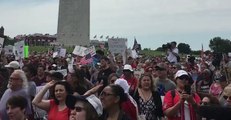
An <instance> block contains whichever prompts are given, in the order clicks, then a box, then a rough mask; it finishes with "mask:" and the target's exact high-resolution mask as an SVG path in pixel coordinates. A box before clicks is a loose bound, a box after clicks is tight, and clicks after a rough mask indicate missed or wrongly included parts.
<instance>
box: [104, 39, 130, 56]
mask: <svg viewBox="0 0 231 120" xmlns="http://www.w3.org/2000/svg"><path fill="white" fill-rule="evenodd" d="M108 46H109V50H110V52H111V53H123V52H125V50H126V49H127V39H125V38H110V39H108Z"/></svg>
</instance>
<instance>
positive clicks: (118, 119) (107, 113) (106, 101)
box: [100, 85, 130, 120]
mask: <svg viewBox="0 0 231 120" xmlns="http://www.w3.org/2000/svg"><path fill="white" fill-rule="evenodd" d="M100 100H101V102H102V105H103V108H104V113H103V115H102V116H101V118H100V120H108V119H112V120H130V118H128V116H127V115H126V114H125V113H124V111H123V110H122V109H121V107H120V106H121V104H122V103H123V102H124V101H126V100H127V95H126V94H125V93H124V90H123V88H122V87H120V86H119V85H108V86H106V87H105V88H104V89H103V91H102V92H101V94H100Z"/></svg>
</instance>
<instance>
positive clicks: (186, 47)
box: [177, 43, 191, 54]
mask: <svg viewBox="0 0 231 120" xmlns="http://www.w3.org/2000/svg"><path fill="white" fill-rule="evenodd" d="M177 48H178V50H179V53H184V54H190V53H191V48H190V46H189V45H188V44H185V43H179V44H178V46H177Z"/></svg>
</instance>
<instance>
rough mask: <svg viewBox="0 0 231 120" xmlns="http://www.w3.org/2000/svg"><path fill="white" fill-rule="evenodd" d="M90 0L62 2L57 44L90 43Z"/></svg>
mask: <svg viewBox="0 0 231 120" xmlns="http://www.w3.org/2000/svg"><path fill="white" fill-rule="evenodd" d="M89 36H90V0H60V1H59V17H58V32H57V42H59V43H60V44H63V45H64V46H74V45H82V46H88V45H89V43H90V37H89Z"/></svg>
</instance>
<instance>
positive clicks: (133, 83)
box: [121, 64, 138, 95]
mask: <svg viewBox="0 0 231 120" xmlns="http://www.w3.org/2000/svg"><path fill="white" fill-rule="evenodd" d="M121 78H123V79H125V80H126V81H127V82H128V85H129V86H130V90H129V93H130V94H131V95H132V94H133V93H134V91H135V90H136V88H137V85H138V80H137V79H136V77H135V76H134V75H133V69H132V66H131V65H129V64H125V65H124V69H123V75H122V77H121Z"/></svg>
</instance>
